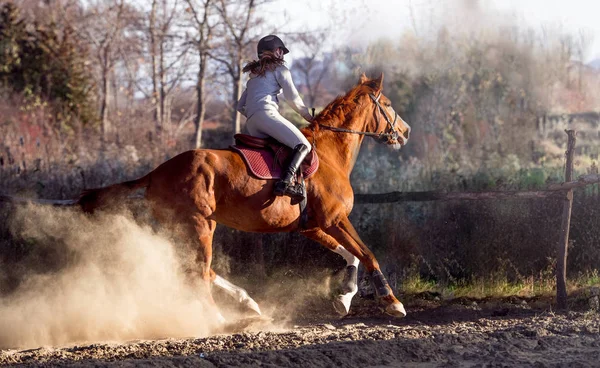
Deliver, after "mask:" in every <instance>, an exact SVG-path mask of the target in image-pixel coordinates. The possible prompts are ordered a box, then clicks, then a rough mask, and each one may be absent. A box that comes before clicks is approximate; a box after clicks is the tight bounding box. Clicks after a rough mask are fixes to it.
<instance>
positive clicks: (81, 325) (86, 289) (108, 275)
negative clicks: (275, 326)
mask: <svg viewBox="0 0 600 368" xmlns="http://www.w3.org/2000/svg"><path fill="white" fill-rule="evenodd" d="M12 229H13V233H14V234H15V236H16V237H18V238H20V239H22V240H23V242H24V244H25V246H26V247H29V249H27V250H26V251H27V252H29V253H30V255H29V256H28V262H27V263H26V264H27V265H28V267H23V268H24V269H22V270H19V273H20V276H19V277H20V283H19V285H18V287H17V288H16V289H15V290H13V291H12V292H10V293H8V294H7V295H4V296H0V348H27V347H37V346H44V345H65V344H73V343H78V342H84V341H88V342H89V341H95V342H97V341H114V340H119V341H123V340H131V339H155V338H165V337H203V336H206V335H208V334H210V333H211V330H213V328H215V327H216V326H215V324H216V318H215V310H214V308H213V307H211V306H210V305H209V304H208V303H207V301H206V300H205V299H203V298H202V295H203V289H202V288H201V287H198V286H196V287H194V286H192V285H191V283H189V282H187V281H186V277H185V272H184V268H185V267H182V257H181V252H179V251H178V249H177V248H176V247H175V246H174V245H173V242H172V241H170V240H168V238H167V237H165V236H161V235H158V234H156V233H155V232H153V231H152V229H151V228H150V227H148V226H141V225H138V224H136V222H135V221H134V219H133V217H132V216H131V215H126V214H125V215H123V214H121V215H110V216H109V215H105V216H95V217H94V218H90V217H88V216H86V215H84V214H81V213H80V212H77V211H74V210H70V209H57V208H43V207H38V206H33V205H31V206H27V207H24V208H20V209H17V210H16V211H15V213H14V215H13V216H12ZM183 263H185V262H183ZM21 267H22V266H21ZM11 271H15V270H11ZM3 272H4V273H7V272H8V270H0V273H3ZM13 273H14V272H13ZM2 280H5V278H3V277H0V282H3V281H2ZM0 286H2V285H0ZM0 289H1V288H0Z"/></svg>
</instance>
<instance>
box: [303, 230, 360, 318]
mask: <svg viewBox="0 0 600 368" xmlns="http://www.w3.org/2000/svg"><path fill="white" fill-rule="evenodd" d="M302 235H304V236H306V237H307V238H309V239H312V240H314V241H317V242H319V243H320V244H322V245H323V246H325V247H326V248H327V249H329V250H331V251H332V252H335V253H337V254H339V255H340V256H342V257H343V258H344V260H345V261H346V271H345V274H344V281H342V285H341V288H340V291H341V292H340V294H338V295H337V297H336V298H335V299H334V300H333V307H334V308H335V310H336V312H338V313H339V314H340V315H342V316H345V315H346V314H348V312H349V311H350V305H351V304H352V298H353V297H354V295H356V292H357V291H358V285H357V275H358V264H359V260H358V258H356V257H355V256H354V255H353V254H352V253H350V252H348V251H347V250H346V248H344V247H343V246H341V245H339V243H338V242H337V241H336V240H335V239H334V238H332V237H331V236H329V235H327V234H326V233H325V232H324V231H323V230H321V229H315V230H309V231H304V232H302Z"/></svg>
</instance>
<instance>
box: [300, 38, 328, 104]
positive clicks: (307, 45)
mask: <svg viewBox="0 0 600 368" xmlns="http://www.w3.org/2000/svg"><path fill="white" fill-rule="evenodd" d="M330 34H331V31H330V30H321V31H317V32H311V33H302V34H299V35H298V36H297V39H298V41H299V42H300V46H301V47H302V48H303V49H304V50H305V52H306V56H305V57H303V58H300V59H298V60H297V61H295V62H294V69H295V70H297V71H298V73H299V74H300V76H301V78H302V79H301V83H302V84H303V85H304V86H305V87H306V93H307V95H308V96H307V97H308V105H309V106H315V104H316V102H317V95H318V94H319V92H320V89H321V82H322V81H323V78H324V77H325V75H326V74H327V73H328V72H329V70H330V66H331V64H332V62H333V57H332V54H331V53H327V52H325V50H324V45H325V44H326V42H325V40H326V39H327V37H328V35H330Z"/></svg>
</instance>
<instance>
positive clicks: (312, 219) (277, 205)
mask: <svg viewBox="0 0 600 368" xmlns="http://www.w3.org/2000/svg"><path fill="white" fill-rule="evenodd" d="M382 87H383V74H382V75H381V76H380V77H379V78H378V79H368V78H367V77H366V76H365V75H364V74H363V75H362V76H361V77H360V81H359V83H358V85H356V86H355V87H354V88H353V89H352V90H350V91H349V92H348V93H347V94H346V95H345V96H342V97H338V98H337V99H335V100H334V101H333V102H332V103H330V104H329V105H328V106H327V107H326V108H325V109H324V110H323V111H322V112H321V113H320V114H319V115H317V116H316V117H315V119H314V121H313V122H312V123H311V125H310V126H308V127H306V128H304V129H302V133H303V134H304V135H305V136H306V137H307V138H308V140H309V142H312V143H313V146H314V149H316V151H317V153H318V155H319V159H320V166H319V170H318V171H317V172H316V173H315V174H314V175H313V176H311V177H310V178H308V179H307V180H306V191H307V199H308V203H307V207H306V211H307V215H308V217H307V218H308V220H307V221H306V222H305V224H304V226H300V225H301V220H300V218H301V213H300V209H299V206H295V205H291V204H290V199H289V198H288V197H275V196H274V195H273V183H274V182H275V181H274V180H261V179H256V178H253V177H250V176H249V175H248V170H247V168H246V164H245V163H244V161H243V160H242V158H241V157H240V155H239V154H238V153H236V152H234V151H232V150H230V149H222V150H212V149H197V150H191V151H187V152H184V153H181V154H179V155H178V156H176V157H174V158H172V159H170V160H168V161H166V162H164V163H163V164H161V165H160V166H158V167H157V168H156V169H155V170H154V171H152V172H150V173H149V174H147V175H146V176H144V177H142V178H140V179H137V180H133V181H128V182H125V183H120V184H115V185H112V186H109V187H106V188H99V189H91V190H88V191H85V192H84V193H83V194H82V196H81V197H80V199H79V201H78V203H79V205H80V206H81V207H82V208H83V210H85V211H90V212H91V211H94V210H95V209H99V208H103V207H105V206H109V205H111V204H114V202H115V201H117V198H118V197H122V196H123V195H125V194H127V193H128V192H130V191H132V190H135V189H138V188H146V192H145V197H146V199H147V200H148V201H149V203H150V206H151V209H152V213H153V215H154V216H155V217H156V219H157V220H158V221H159V222H163V221H165V222H166V221H167V220H168V221H174V222H175V223H176V224H177V225H178V226H180V227H181V228H182V229H184V230H186V231H187V234H189V235H190V236H191V237H192V238H193V240H194V241H195V245H196V246H195V249H196V259H195V266H196V267H197V268H196V270H195V271H196V272H197V274H198V275H199V276H200V277H201V278H202V280H203V281H204V282H205V283H206V286H207V288H208V290H209V296H210V285H211V283H213V285H215V286H217V287H220V288H223V289H224V290H225V291H227V292H229V293H230V294H231V295H232V296H234V297H237V298H238V299H239V301H240V303H244V304H245V305H246V306H248V307H250V308H251V309H253V310H255V311H256V312H257V313H259V314H260V309H259V308H258V305H257V304H256V302H255V301H254V300H252V298H250V297H249V296H248V294H247V293H246V292H245V290H243V289H241V288H239V287H237V286H235V285H233V284H231V283H229V282H228V281H227V280H225V279H223V278H222V277H220V276H218V275H216V274H215V272H214V271H213V270H212V269H211V262H212V240H213V233H214V231H215V226H216V224H217V223H220V224H223V225H225V226H228V227H231V228H234V229H238V230H242V231H250V232H262V233H266V232H290V231H299V232H300V233H302V234H303V235H305V236H306V237H308V238H310V239H313V240H315V241H317V242H319V243H320V244H322V245H323V246H325V247H327V248H328V249H330V250H332V251H334V252H336V253H338V254H340V255H341V256H343V257H344V259H345V260H346V262H347V268H346V278H345V279H344V284H343V288H342V290H343V291H342V294H340V295H339V296H338V297H337V298H336V299H335V300H334V306H335V308H336V310H337V311H338V312H339V313H341V314H346V313H348V311H349V308H350V302H351V300H352V297H353V296H354V295H355V294H356V291H357V286H356V281H357V280H356V266H358V261H360V262H361V263H362V264H363V265H364V267H365V268H366V270H367V272H368V273H369V275H370V279H371V281H372V283H373V286H374V289H375V291H376V295H377V297H378V300H379V301H380V303H381V304H383V306H384V307H385V312H386V313H388V314H390V315H393V316H397V317H404V316H405V315H406V311H405V310H404V306H403V305H402V303H400V301H398V299H396V297H395V296H394V294H393V292H392V289H391V288H390V287H389V285H388V283H387V281H386V279H385V277H384V276H383V274H382V273H381V270H380V268H379V264H378V262H377V260H376V259H375V257H374V255H373V253H372V252H371V251H370V250H369V248H368V247H367V246H366V245H365V243H364V242H363V241H362V240H361V239H360V237H359V235H358V234H357V232H356V230H355V229H354V227H353V226H352V224H351V223H350V221H349V219H348V215H349V214H350V211H351V210H352V206H353V199H354V194H353V191H352V187H351V186H350V172H351V171H352V168H353V166H354V164H355V162H356V158H357V155H358V152H359V150H360V146H361V143H362V142H363V139H364V137H365V136H371V137H374V138H376V139H377V140H379V141H381V142H383V143H387V144H388V145H391V146H393V147H394V148H396V149H399V148H400V147H401V146H402V145H404V144H406V142H407V141H408V138H409V135H410V126H409V125H408V124H406V122H404V121H403V120H402V119H401V118H400V117H399V116H398V114H396V112H395V111H394V109H393V108H392V106H391V103H390V100H389V99H388V98H387V97H385V96H384V95H383V94H382ZM210 298H211V300H212V297H210Z"/></svg>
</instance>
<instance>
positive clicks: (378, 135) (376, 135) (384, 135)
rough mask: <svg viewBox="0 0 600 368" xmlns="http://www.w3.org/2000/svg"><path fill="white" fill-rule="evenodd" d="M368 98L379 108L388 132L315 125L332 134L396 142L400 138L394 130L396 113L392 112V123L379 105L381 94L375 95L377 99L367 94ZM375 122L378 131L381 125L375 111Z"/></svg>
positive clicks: (396, 118)
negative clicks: (349, 134)
mask: <svg viewBox="0 0 600 368" xmlns="http://www.w3.org/2000/svg"><path fill="white" fill-rule="evenodd" d="M369 97H371V100H373V102H374V103H375V105H377V107H378V108H379V111H380V112H381V114H382V115H383V117H384V118H385V121H386V122H387V124H388V127H389V131H386V132H383V133H373V132H364V131H361V130H352V129H346V128H338V127H333V126H331V125H325V124H321V123H317V124H318V125H319V126H320V127H321V128H324V129H327V130H331V131H332V132H340V133H351V134H359V135H364V136H366V137H373V138H375V139H377V140H380V141H386V140H388V139H390V138H391V139H395V140H396V141H398V138H399V137H400V135H399V134H398V132H397V131H396V129H395V128H396V121H397V120H398V113H397V112H395V111H394V121H391V120H390V118H389V117H388V116H387V114H386V113H385V109H384V108H383V106H381V104H380V103H379V99H380V98H381V92H379V94H378V95H377V97H375V95H374V94H372V93H369ZM375 121H376V122H377V129H376V130H379V126H380V125H381V121H380V120H379V114H377V110H375Z"/></svg>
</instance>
